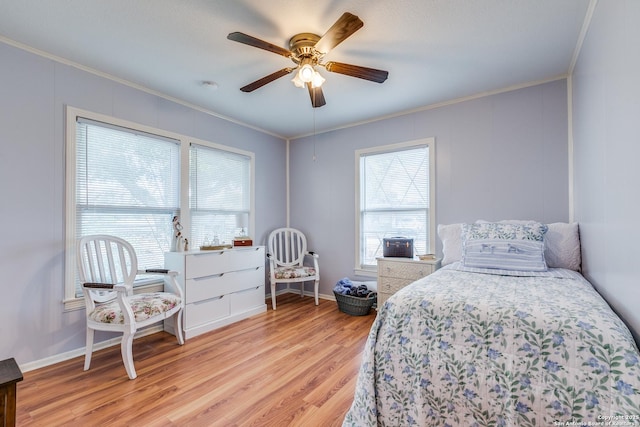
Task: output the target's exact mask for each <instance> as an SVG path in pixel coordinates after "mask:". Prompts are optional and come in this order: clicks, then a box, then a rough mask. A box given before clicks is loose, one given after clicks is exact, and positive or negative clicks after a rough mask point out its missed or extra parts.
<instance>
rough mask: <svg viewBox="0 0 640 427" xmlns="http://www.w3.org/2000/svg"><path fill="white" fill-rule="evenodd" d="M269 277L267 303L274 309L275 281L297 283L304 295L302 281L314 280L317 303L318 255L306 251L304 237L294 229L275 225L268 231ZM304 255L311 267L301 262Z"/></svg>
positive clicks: (303, 282)
mask: <svg viewBox="0 0 640 427" xmlns="http://www.w3.org/2000/svg"><path fill="white" fill-rule="evenodd" d="M267 258H268V259H269V265H270V269H269V270H270V273H269V275H270V279H271V306H272V307H273V309H274V310H275V309H276V283H287V284H289V283H300V295H301V296H304V284H305V282H309V281H312V280H313V281H314V295H315V302H316V305H318V286H319V284H320V269H319V268H318V254H316V253H315V252H309V251H307V238H306V237H305V235H304V234H303V233H302V232H301V231H300V230H296V229H295V228H278V229H277V230H274V231H272V232H271V234H269V239H268V253H267ZM305 258H308V259H310V260H312V262H313V267H312V266H309V265H305V264H304V261H305Z"/></svg>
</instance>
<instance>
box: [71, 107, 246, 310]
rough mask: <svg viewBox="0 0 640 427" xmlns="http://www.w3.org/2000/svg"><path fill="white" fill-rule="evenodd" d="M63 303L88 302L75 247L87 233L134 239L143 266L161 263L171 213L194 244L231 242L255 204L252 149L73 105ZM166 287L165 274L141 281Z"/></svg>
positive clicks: (170, 229) (74, 305) (75, 305)
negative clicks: (213, 239) (194, 138)
mask: <svg viewBox="0 0 640 427" xmlns="http://www.w3.org/2000/svg"><path fill="white" fill-rule="evenodd" d="M66 144H67V147H66V149H67V161H66V168H67V171H66V174H67V175H66V199H67V200H66V215H67V224H66V235H67V247H66V251H65V257H66V259H65V307H66V308H67V309H73V308H80V307H83V306H84V304H83V301H82V299H81V296H82V291H81V289H80V284H79V281H78V279H77V269H76V265H75V263H76V260H75V244H76V241H77V239H78V238H79V237H81V236H85V235H89V234H113V235H116V236H119V237H122V238H124V239H125V240H127V241H129V242H131V244H132V245H133V247H134V248H135V250H136V254H137V256H138V267H139V268H140V269H145V268H153V267H156V268H157V267H161V266H162V265H163V264H164V253H165V252H167V251H169V250H170V248H171V241H172V237H173V227H172V218H173V216H175V215H178V216H179V217H180V220H181V223H182V225H183V229H184V230H185V231H186V230H189V231H190V233H184V231H183V233H184V234H185V235H186V236H187V237H188V238H189V245H190V247H191V248H195V247H197V246H198V245H201V244H202V242H203V240H204V237H205V236H206V235H207V234H208V233H210V234H211V237H213V234H215V233H217V234H218V235H219V238H220V241H223V240H225V241H226V242H228V243H229V242H231V239H232V238H233V235H234V233H235V231H236V217H238V216H239V215H245V216H249V218H251V216H250V215H251V210H252V206H253V198H252V196H251V195H252V191H253V190H252V189H253V181H252V178H251V177H252V174H253V167H254V158H253V153H249V152H244V151H241V150H235V149H231V148H229V147H224V146H222V145H216V144H212V143H208V142H206V141H190V140H189V139H188V138H187V137H185V136H182V135H177V134H173V133H170V132H165V131H162V130H159V129H154V128H150V127H147V126H142V125H138V124H135V123H130V122H126V121H123V120H119V119H114V118H113V117H108V116H104V115H99V114H95V113H89V112H86V111H80V110H76V109H74V108H71V107H68V108H67V142H66ZM136 286H146V287H152V288H157V289H161V286H162V279H161V278H160V277H155V278H154V277H151V278H150V279H149V278H147V279H146V280H144V281H140V282H137V283H136Z"/></svg>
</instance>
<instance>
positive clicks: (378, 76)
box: [324, 61, 389, 83]
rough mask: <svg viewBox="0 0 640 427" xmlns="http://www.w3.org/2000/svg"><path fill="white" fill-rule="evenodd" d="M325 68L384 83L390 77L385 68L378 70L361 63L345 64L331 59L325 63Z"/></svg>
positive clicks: (333, 71)
mask: <svg viewBox="0 0 640 427" xmlns="http://www.w3.org/2000/svg"><path fill="white" fill-rule="evenodd" d="M324 68H326V69H327V71H331V72H332V73H339V74H344V75H347V76H351V77H358V78H359V79H364V80H370V81H372V82H376V83H382V82H384V81H385V80H387V77H389V72H388V71H384V70H376V69H375V68H367V67H361V66H359V65H351V64H344V63H342V62H333V61H329V62H327V63H326V64H324Z"/></svg>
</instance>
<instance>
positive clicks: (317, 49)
mask: <svg viewBox="0 0 640 427" xmlns="http://www.w3.org/2000/svg"><path fill="white" fill-rule="evenodd" d="M363 25H364V23H363V22H362V21H361V20H360V18H358V17H357V16H356V15H353V14H351V13H349V12H346V13H344V14H343V15H342V16H341V17H340V18H339V19H338V20H337V21H336V22H335V23H334V24H333V25H332V26H331V28H329V30H327V32H326V33H324V35H323V36H322V37H320V36H318V35H316V34H313V33H300V34H296V35H295V36H293V37H291V39H290V40H289V49H285V48H282V47H280V46H276V45H274V44H271V43H269V42H266V41H264V40H260V39H257V38H255V37H252V36H249V35H247V34H244V33H240V32H233V33H229V35H228V36H227V38H228V39H229V40H233V41H236V42H239V43H244V44H247V45H249V46H253V47H257V48H260V49H264V50H268V51H269V52H273V53H277V54H278V55H282V56H284V57H286V58H289V59H291V60H292V61H293V62H294V63H295V64H296V66H295V67H287V68H283V69H282V70H279V71H276V72H275V73H272V74H269V75H268V76H265V77H263V78H261V79H258V80H256V81H255V82H253V83H249V84H248V85H246V86H243V87H241V88H240V90H241V91H243V92H252V91H254V90H256V89H258V88H261V87H262V86H264V85H266V84H267V83H271V82H272V81H274V80H276V79H279V78H280V77H283V76H286V75H287V74H290V73H291V72H293V71H295V70H297V72H296V75H295V77H294V78H293V80H292V81H293V83H294V84H295V85H296V86H298V87H305V86H306V87H307V89H308V90H309V96H310V97H311V105H313V107H322V106H323V105H325V104H326V101H325V99H324V94H323V93H322V87H321V86H322V83H323V82H324V80H325V79H324V78H323V77H322V76H321V75H320V73H318V72H317V71H316V70H315V67H316V66H321V67H324V68H325V69H326V70H327V71H329V72H333V73H339V74H344V75H347V76H351V77H358V78H360V79H364V80H369V81H372V82H376V83H382V82H384V81H385V80H386V79H387V77H388V75H389V72H387V71H383V70H377V69H375V68H367V67H361V66H359V65H351V64H345V63H342V62H334V61H329V62H322V60H323V58H324V56H325V55H326V54H327V53H328V52H329V51H330V50H331V49H333V48H334V47H336V46H337V45H339V44H340V43H342V42H343V41H344V40H345V39H346V38H347V37H349V36H351V35H352V34H353V33H355V32H356V31H358V30H359V29H360V28H362V26H363Z"/></svg>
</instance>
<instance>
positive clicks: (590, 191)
mask: <svg viewBox="0 0 640 427" xmlns="http://www.w3.org/2000/svg"><path fill="white" fill-rule="evenodd" d="M639 23H640V2H638V1H637V0H616V1H599V2H598V3H597V5H596V8H595V11H594V14H593V18H592V20H591V24H590V26H589V30H588V32H587V35H586V38H585V40H584V43H583V45H582V49H581V51H580V55H579V57H578V61H577V63H576V67H575V69H574V72H573V75H572V92H573V96H572V100H573V114H572V121H573V140H574V153H575V155H574V161H575V175H574V179H575V218H576V220H577V221H579V222H580V236H581V239H582V249H583V266H584V274H585V276H586V277H587V278H588V279H589V280H590V281H591V282H592V283H593V284H594V286H595V287H596V288H597V289H598V290H599V291H600V293H601V294H602V295H603V296H604V297H605V298H606V299H607V301H608V302H609V304H610V305H611V306H612V307H613V308H614V309H615V310H616V311H617V312H618V314H619V315H620V316H621V317H622V319H623V320H625V321H626V322H627V324H628V326H630V328H631V329H632V331H633V332H634V336H635V339H636V342H640V310H639V309H638V307H640V263H639V262H638V258H639V257H640V247H639V246H638V242H640V227H638V220H639V219H640V198H639V197H638V195H639V190H638V186H639V184H640V168H639V167H638V159H640V83H639V80H638V70H640V25H639Z"/></svg>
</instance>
